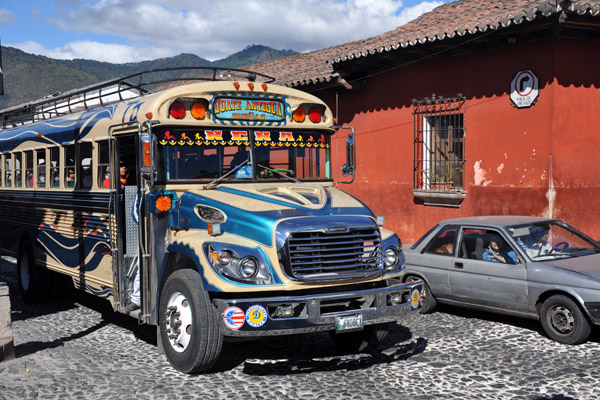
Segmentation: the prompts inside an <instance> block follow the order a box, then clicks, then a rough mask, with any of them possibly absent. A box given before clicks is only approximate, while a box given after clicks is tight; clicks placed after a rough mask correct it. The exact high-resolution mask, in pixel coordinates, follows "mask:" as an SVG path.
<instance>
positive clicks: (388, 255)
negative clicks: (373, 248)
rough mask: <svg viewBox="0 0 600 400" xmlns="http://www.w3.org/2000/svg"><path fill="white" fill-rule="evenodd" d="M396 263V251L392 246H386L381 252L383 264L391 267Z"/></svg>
mask: <svg viewBox="0 0 600 400" xmlns="http://www.w3.org/2000/svg"><path fill="white" fill-rule="evenodd" d="M396 264H398V252H397V251H396V249H395V248H393V247H388V248H387V249H386V250H385V253H384V254H383V265H384V266H385V267H386V268H388V269H389V268H392V267H394V266H396Z"/></svg>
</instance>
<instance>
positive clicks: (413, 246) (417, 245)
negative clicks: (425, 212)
mask: <svg viewBox="0 0 600 400" xmlns="http://www.w3.org/2000/svg"><path fill="white" fill-rule="evenodd" d="M438 226H439V225H436V226H434V227H433V228H431V229H430V230H428V231H427V233H426V234H424V235H423V236H421V238H420V239H419V240H417V241H416V242H415V243H414V244H413V245H412V246H410V248H411V249H413V250H414V249H416V248H417V247H419V245H420V244H421V242H423V240H425V238H426V237H427V236H429V235H430V234H431V232H433V231H434V230H436V229H437V227H438Z"/></svg>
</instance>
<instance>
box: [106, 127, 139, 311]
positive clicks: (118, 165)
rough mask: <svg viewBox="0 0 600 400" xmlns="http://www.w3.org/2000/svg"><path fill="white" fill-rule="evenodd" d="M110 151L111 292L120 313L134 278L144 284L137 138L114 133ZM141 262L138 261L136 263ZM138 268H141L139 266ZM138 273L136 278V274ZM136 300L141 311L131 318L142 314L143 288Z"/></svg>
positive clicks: (131, 291) (131, 290)
mask: <svg viewBox="0 0 600 400" xmlns="http://www.w3.org/2000/svg"><path fill="white" fill-rule="evenodd" d="M112 139H113V140H112V142H113V145H114V146H113V148H114V151H113V152H111V154H112V155H113V157H112V159H111V165H112V166H114V167H112V168H111V182H113V184H111V186H112V188H113V190H114V197H113V205H112V207H111V208H112V209H111V210H110V212H111V214H112V216H113V217H114V221H115V224H116V226H115V228H114V229H112V230H111V232H112V233H113V234H114V237H113V238H112V240H111V241H112V242H113V243H112V245H113V249H114V248H116V249H117V251H113V271H115V279H114V286H115V287H114V291H115V302H117V301H118V303H119V309H120V310H121V311H122V310H123V309H124V308H125V307H126V306H127V305H128V304H130V303H131V295H132V293H133V291H134V285H136V282H135V281H136V276H137V279H138V282H139V283H138V284H139V285H140V287H141V288H143V287H145V285H144V284H143V282H144V267H143V265H144V262H143V261H144V260H143V255H142V253H143V252H142V251H141V249H142V248H143V247H144V246H140V235H141V233H142V230H141V229H140V228H139V227H140V226H143V224H144V213H143V212H141V210H140V206H141V201H140V198H141V197H142V196H141V195H140V193H141V188H142V187H141V185H142V182H140V181H141V179H139V171H138V170H139V168H138V165H139V150H138V149H139V135H138V133H135V134H123V135H120V134H115V135H114V136H113V137H112ZM140 260H142V262H139V261H140ZM140 266H141V267H140ZM138 273H139V275H138ZM139 293H140V294H139V296H140V298H139V299H138V301H139V304H140V305H141V309H140V310H139V311H138V310H136V311H134V312H133V313H131V315H134V316H136V315H137V316H139V315H143V314H144V313H145V312H144V311H145V310H146V307H145V302H146V298H145V297H146V296H145V291H144V290H143V289H141V290H139Z"/></svg>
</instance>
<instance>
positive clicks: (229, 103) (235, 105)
mask: <svg viewBox="0 0 600 400" xmlns="http://www.w3.org/2000/svg"><path fill="white" fill-rule="evenodd" d="M241 109H242V101H241V100H232V99H217V100H215V103H214V106H213V110H214V112H215V114H220V113H222V112H227V111H236V110H241Z"/></svg>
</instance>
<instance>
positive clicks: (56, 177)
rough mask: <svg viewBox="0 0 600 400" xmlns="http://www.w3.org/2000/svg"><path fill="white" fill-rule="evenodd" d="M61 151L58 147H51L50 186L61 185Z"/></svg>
mask: <svg viewBox="0 0 600 400" xmlns="http://www.w3.org/2000/svg"><path fill="white" fill-rule="evenodd" d="M59 154H60V151H59V148H58V147H53V148H51V149H50V187H55V188H56V187H60V174H59V171H60V162H59V161H60V156H59Z"/></svg>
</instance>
